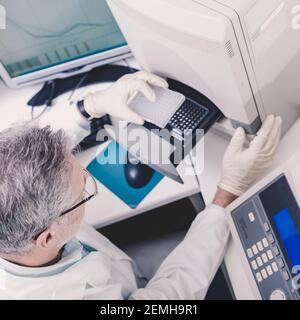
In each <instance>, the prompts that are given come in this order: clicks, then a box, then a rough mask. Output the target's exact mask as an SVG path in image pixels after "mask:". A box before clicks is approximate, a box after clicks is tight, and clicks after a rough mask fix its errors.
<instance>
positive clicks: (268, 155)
mask: <svg viewBox="0 0 300 320" xmlns="http://www.w3.org/2000/svg"><path fill="white" fill-rule="evenodd" d="M281 125H282V120H281V118H280V117H275V116H273V115H270V116H268V117H267V119H266V120H265V122H264V123H263V125H262V128H261V129H260V131H259V132H258V134H257V136H256V137H255V139H254V140H253V141H252V142H251V143H250V146H249V148H244V143H245V138H246V134H245V131H244V129H242V128H239V129H237V130H236V132H235V134H234V136H233V138H232V140H231V143H230V145H229V147H228V149H227V151H226V153H225V156H224V159H223V174H222V178H221V182H220V184H219V187H220V188H221V189H223V190H225V191H228V192H230V193H232V194H234V195H236V196H241V195H242V194H243V193H244V192H246V191H247V189H248V188H249V186H250V185H251V184H252V183H253V182H254V181H255V179H257V178H258V177H259V176H260V175H261V174H262V173H263V171H264V170H265V169H267V168H268V167H269V166H271V164H272V161H273V158H274V155H275V151H276V148H277V146H278V144H279V141H280V136H281Z"/></svg>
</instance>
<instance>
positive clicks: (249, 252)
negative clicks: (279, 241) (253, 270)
mask: <svg viewBox="0 0 300 320" xmlns="http://www.w3.org/2000/svg"><path fill="white" fill-rule="evenodd" d="M247 256H248V258H249V259H252V258H253V256H254V255H253V252H252V249H251V248H249V249H248V250H247Z"/></svg>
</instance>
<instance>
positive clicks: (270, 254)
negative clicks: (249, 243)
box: [267, 250, 274, 260]
mask: <svg viewBox="0 0 300 320" xmlns="http://www.w3.org/2000/svg"><path fill="white" fill-rule="evenodd" d="M267 256H268V258H269V260H272V259H274V255H273V252H272V251H271V250H268V251H267Z"/></svg>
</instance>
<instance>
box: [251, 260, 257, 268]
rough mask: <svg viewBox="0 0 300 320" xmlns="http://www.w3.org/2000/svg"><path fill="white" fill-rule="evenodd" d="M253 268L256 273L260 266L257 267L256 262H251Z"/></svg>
mask: <svg viewBox="0 0 300 320" xmlns="http://www.w3.org/2000/svg"><path fill="white" fill-rule="evenodd" d="M251 266H252V269H253V270H254V271H255V270H257V269H258V266H257V263H256V261H255V260H253V261H252V262H251Z"/></svg>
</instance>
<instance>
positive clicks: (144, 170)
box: [124, 161, 154, 189]
mask: <svg viewBox="0 0 300 320" xmlns="http://www.w3.org/2000/svg"><path fill="white" fill-rule="evenodd" d="M124 173H125V178H126V181H127V183H128V185H129V186H131V187H132V188H135V189H140V188H143V187H144V186H145V185H147V183H148V182H149V181H150V180H151V178H152V177H153V174H154V170H153V169H151V168H150V167H148V166H147V165H145V164H143V163H141V162H139V163H137V164H132V163H131V162H130V161H127V163H126V164H125V165H124Z"/></svg>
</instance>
